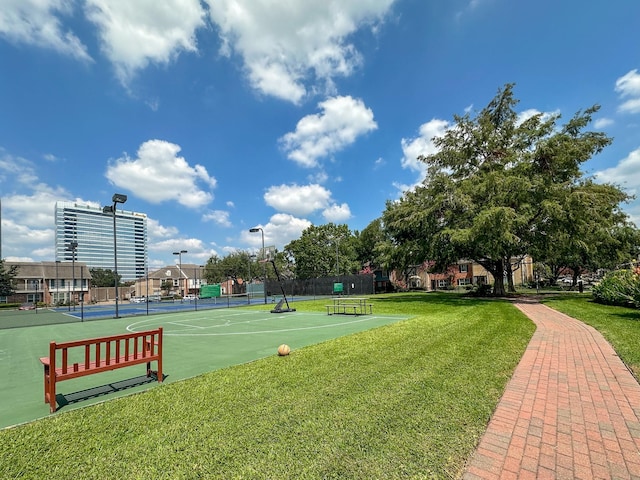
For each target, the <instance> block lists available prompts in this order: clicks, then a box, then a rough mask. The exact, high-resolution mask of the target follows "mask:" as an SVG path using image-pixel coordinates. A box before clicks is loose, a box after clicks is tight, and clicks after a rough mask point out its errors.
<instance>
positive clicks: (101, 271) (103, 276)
mask: <svg viewBox="0 0 640 480" xmlns="http://www.w3.org/2000/svg"><path fill="white" fill-rule="evenodd" d="M89 272H90V273H91V284H92V285H93V286H94V287H113V286H114V285H115V281H116V274H115V272H114V271H113V270H110V269H108V268H107V269H105V268H90V269H89ZM121 280H122V275H120V274H118V285H120V284H121Z"/></svg>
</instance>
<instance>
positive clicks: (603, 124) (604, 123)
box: [593, 117, 614, 130]
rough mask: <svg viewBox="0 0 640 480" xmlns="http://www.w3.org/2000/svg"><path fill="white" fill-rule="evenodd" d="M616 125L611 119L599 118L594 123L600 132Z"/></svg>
mask: <svg viewBox="0 0 640 480" xmlns="http://www.w3.org/2000/svg"><path fill="white" fill-rule="evenodd" d="M613 124H614V121H613V120H612V119H610V118H605V117H603V118H598V119H597V120H596V121H595V122H593V126H594V127H595V128H597V129H598V130H602V129H605V128H607V127H610V126H611V125H613Z"/></svg>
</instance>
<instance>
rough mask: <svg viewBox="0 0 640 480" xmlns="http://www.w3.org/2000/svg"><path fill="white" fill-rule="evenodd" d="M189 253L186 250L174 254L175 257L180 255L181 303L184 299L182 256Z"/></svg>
mask: <svg viewBox="0 0 640 480" xmlns="http://www.w3.org/2000/svg"><path fill="white" fill-rule="evenodd" d="M183 253H188V252H187V251H186V250H180V251H179V252H173V254H174V255H178V264H179V265H180V302H182V300H183V299H184V288H183V287H184V283H183V281H182V254H183Z"/></svg>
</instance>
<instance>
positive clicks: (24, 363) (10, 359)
mask: <svg viewBox="0 0 640 480" xmlns="http://www.w3.org/2000/svg"><path fill="white" fill-rule="evenodd" d="M404 318H406V317H403V316H393V315H376V314H375V313H374V314H372V315H359V316H354V315H327V314H326V313H322V312H317V313H313V312H299V311H298V312H289V313H280V314H274V313H270V312H269V310H265V309H260V308H256V307H248V308H243V307H241V308H233V309H224V310H202V311H190V312H185V313H171V314H163V315H153V316H148V317H144V318H141V317H129V318H119V319H108V320H100V321H91V322H84V323H62V324H55V325H42V326H34V327H23V328H10V329H5V330H0V381H1V383H2V387H1V388H0V428H4V427H7V426H11V425H16V424H20V423H24V422H29V421H32V420H35V419H37V418H40V417H45V416H47V415H48V414H49V407H48V405H47V404H45V403H44V383H43V382H44V380H43V367H42V364H41V363H40V360H39V359H40V357H45V356H48V354H49V353H48V352H49V350H48V348H49V342H50V341H51V340H55V341H57V342H65V341H71V340H80V339H85V338H93V337H102V336H110V335H117V334H120V333H127V332H139V331H144V330H150V329H153V328H157V327H160V326H161V327H163V331H164V339H163V342H164V345H163V371H164V372H163V373H164V375H165V380H164V381H165V383H166V382H176V381H179V380H184V379H186V378H190V377H193V376H196V375H200V374H202V373H205V372H209V371H212V370H217V369H220V368H224V367H228V366H232V365H238V364H241V363H246V362H251V361H254V360H257V359H260V358H264V357H267V356H270V355H276V354H277V348H278V346H279V345H280V344H282V343H286V344H288V345H289V346H290V347H291V349H292V353H293V354H295V350H296V349H299V348H302V347H304V346H307V345H312V344H316V343H320V342H323V341H326V340H330V339H333V338H337V337H340V336H344V335H349V334H352V333H356V332H360V331H363V330H368V329H371V328H375V327H379V326H382V325H386V324H389V323H393V322H397V321H399V320H402V319H404ZM152 368H153V369H155V364H154V365H152ZM145 373H146V367H145V366H144V365H137V366H131V367H126V368H121V369H119V370H114V371H111V372H106V373H100V374H95V375H89V376H86V377H82V378H78V379H73V380H67V381H64V382H61V383H59V384H58V386H57V391H58V397H59V398H60V399H61V402H59V404H60V403H62V406H60V407H59V408H58V412H57V413H56V415H58V414H60V413H61V412H65V411H69V410H71V409H74V408H80V407H84V406H87V405H91V404H93V403H97V402H101V401H106V400H109V399H113V398H116V397H119V396H122V395H128V394H131V393H136V392H140V391H143V390H147V389H150V388H162V385H161V384H159V383H157V382H153V381H148V380H147V378H146V376H145ZM256 381H259V379H256ZM61 394H62V397H61V396H60V395H61ZM211 394H212V395H215V392H211Z"/></svg>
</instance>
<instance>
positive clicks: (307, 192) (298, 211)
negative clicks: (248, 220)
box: [264, 184, 331, 216]
mask: <svg viewBox="0 0 640 480" xmlns="http://www.w3.org/2000/svg"><path fill="white" fill-rule="evenodd" d="M264 201H265V203H266V204H267V205H269V206H270V207H273V208H274V209H276V210H278V211H280V212H286V213H291V214H293V215H298V216H301V215H309V214H310V213H313V212H315V211H316V210H321V209H324V208H326V207H327V206H328V205H329V202H330V201H331V192H330V191H329V190H327V189H326V188H324V187H323V186H321V185H318V184H311V185H301V186H298V185H277V186H272V187H269V189H268V190H267V192H266V193H265V194H264Z"/></svg>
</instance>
